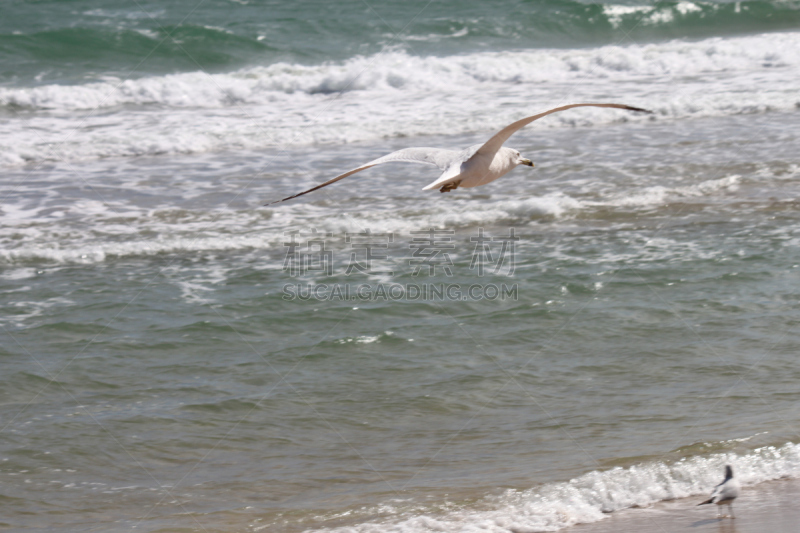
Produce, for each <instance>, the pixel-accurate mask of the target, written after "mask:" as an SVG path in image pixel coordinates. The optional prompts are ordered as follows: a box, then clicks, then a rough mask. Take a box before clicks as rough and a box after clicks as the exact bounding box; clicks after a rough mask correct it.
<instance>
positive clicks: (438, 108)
mask: <svg viewBox="0 0 800 533" xmlns="http://www.w3.org/2000/svg"><path fill="white" fill-rule="evenodd" d="M680 5H683V4H679V6H680ZM687 5H689V4H688V3H687ZM619 9H622V8H619ZM686 9H689V8H688V7H687V8H686ZM799 66H800V33H797V32H795V33H772V34H765V35H755V36H747V37H735V38H712V39H706V40H703V41H698V42H687V41H673V42H667V43H657V44H647V45H630V46H605V47H599V48H594V49H574V50H543V49H536V50H518V51H506V52H482V53H473V54H465V55H454V56H445V57H435V56H428V57H418V56H413V55H409V54H407V53H404V52H399V51H391V52H384V53H380V54H377V55H374V56H369V57H361V56H357V57H353V58H351V59H349V60H346V61H343V62H338V63H324V64H320V65H310V66H309V65H299V64H289V63H276V64H273V65H269V66H264V67H252V68H247V69H244V70H240V71H237V72H231V73H224V74H214V75H209V74H206V73H203V72H193V73H183V74H174V75H166V76H157V77H146V78H140V79H128V80H117V79H105V80H103V81H97V82H94V83H87V84H83V85H69V86H65V85H46V86H38V87H21V88H8V87H6V88H2V89H0V106H5V107H7V108H11V109H15V110H19V109H21V110H28V111H26V112H25V115H24V117H25V120H14V119H12V120H11V121H10V122H9V126H10V127H7V128H5V129H4V132H2V133H0V148H2V150H0V154H2V155H0V164H12V165H13V164H21V163H25V162H31V161H33V162H36V161H43V160H67V161H73V160H84V159H95V158H103V157H125V156H128V157H130V156H140V155H159V154H183V153H200V152H210V151H219V150H242V149H244V150H264V149H270V148H276V147H286V146H305V145H311V144H317V143H348V142H360V141H374V140H377V139H382V138H388V137H398V136H417V135H452V134H463V133H471V132H477V131H480V132H487V133H489V132H491V131H493V130H494V129H497V128H499V127H502V126H504V125H505V124H507V123H509V122H510V121H512V120H514V119H517V118H519V117H521V116H524V115H527V114H529V113H532V112H534V111H537V110H540V109H542V108H547V107H551V106H553V105H558V104H561V103H564V101H565V100H569V101H580V100H609V99H615V100H618V99H620V98H619V95H620V94H624V95H625V98H623V100H624V101H625V102H626V103H629V104H635V105H641V106H644V107H649V108H652V109H654V110H655V111H657V113H658V116H661V117H665V118H671V119H682V118H687V117H696V116H720V115H730V114H739V113H754V112H763V111H767V110H778V111H780V110H783V111H791V110H794V109H795V106H796V105H797V104H798V97H797V93H796V90H795V88H796V83H795V81H796V79H795V78H796V76H795V74H794V73H795V72H796V70H797V68H798V67H799ZM340 93H341V94H340ZM618 120H647V118H646V117H636V116H633V115H631V114H630V113H624V112H621V111H619V112H617V111H609V110H599V109H594V110H581V111H575V112H571V113H565V114H561V115H554V116H552V117H548V119H547V120H545V121H542V122H541V123H537V125H536V127H537V128H540V129H543V128H554V127H564V126H574V125H595V124H604V123H609V122H613V121H618Z"/></svg>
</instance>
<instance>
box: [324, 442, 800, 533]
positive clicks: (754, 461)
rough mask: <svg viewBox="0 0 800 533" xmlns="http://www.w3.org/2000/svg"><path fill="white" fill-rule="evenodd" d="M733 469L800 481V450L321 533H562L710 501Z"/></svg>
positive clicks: (622, 474)
mask: <svg viewBox="0 0 800 533" xmlns="http://www.w3.org/2000/svg"><path fill="white" fill-rule="evenodd" d="M726 464H730V465H732V466H733V468H734V471H735V472H736V475H737V477H738V478H739V480H740V481H741V483H742V484H743V485H744V486H751V485H755V484H757V483H761V482H764V481H769V480H773V479H779V478H784V477H791V478H796V477H798V476H800V445H797V444H793V443H787V444H785V445H783V446H780V447H774V446H767V447H763V448H758V449H755V450H753V451H751V452H749V453H744V454H734V453H725V454H715V455H712V456H708V457H697V456H696V457H691V458H685V459H682V460H680V461H678V462H675V463H671V464H667V463H663V462H651V463H644V464H640V465H636V466H632V467H630V468H614V469H612V470H607V471H604V472H598V471H593V472H589V473H587V474H584V475H582V476H580V477H578V478H575V479H572V480H570V481H568V482H562V483H549V484H545V485H543V486H539V487H534V488H531V489H528V490H521V491H520V490H508V491H506V492H505V493H504V494H503V495H502V496H500V497H498V498H487V499H486V500H485V501H484V502H482V504H483V505H481V506H479V507H482V508H484V509H485V508H487V507H488V510H476V509H475V508H473V507H465V508H461V509H458V510H455V511H450V512H445V513H441V514H434V513H420V514H415V515H414V516H403V517H402V518H401V517H398V518H396V519H391V518H389V519H387V520H386V521H384V522H382V523H362V524H357V525H353V526H349V527H341V528H330V529H329V528H326V529H321V530H317V531H326V532H337V533H378V532H381V533H416V532H420V533H421V532H429V531H441V532H456V531H458V532H487V533H508V532H520V531H525V532H529V533H534V532H540V531H556V530H559V529H561V528H564V527H569V526H572V525H575V524H581V523H590V522H597V521H599V520H602V519H604V518H606V517H607V516H608V514H607V513H609V512H613V511H619V510H621V509H627V508H631V507H646V506H650V505H652V504H654V503H657V502H660V501H664V500H671V499H675V498H686V497H689V496H698V495H706V494H708V493H709V492H710V491H711V489H712V488H713V487H714V486H715V485H716V484H717V483H719V481H720V475H721V474H722V472H723V469H724V466H725V465H726Z"/></svg>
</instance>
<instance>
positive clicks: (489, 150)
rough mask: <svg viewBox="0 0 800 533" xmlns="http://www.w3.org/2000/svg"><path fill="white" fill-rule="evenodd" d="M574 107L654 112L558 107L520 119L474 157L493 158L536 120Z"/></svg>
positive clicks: (636, 108)
mask: <svg viewBox="0 0 800 533" xmlns="http://www.w3.org/2000/svg"><path fill="white" fill-rule="evenodd" d="M573 107H614V108H617V109H627V110H629V111H641V112H642V113H651V114H652V113H653V112H652V111H648V110H647V109H641V108H639V107H633V106H629V105H624V104H570V105H565V106H561V107H557V108H555V109H551V110H550V111H545V112H544V113H539V114H538V115H533V116H532V117H527V118H523V119H520V120H518V121H516V122H514V123H513V124H509V125H508V126H506V127H505V128H503V129H502V130H500V131H499V132H497V133H496V134H495V135H494V137H492V138H491V139H489V140H488V141H486V142H485V143H483V146H481V147H480V149H478V151H477V152H475V155H474V156H473V157H479V156H488V157H489V158H493V157H494V154H496V153H497V151H498V150H499V149H500V147H501V146H503V144H504V143H505V142H506V141H507V140H508V138H509V137H511V136H512V135H514V134H515V133H516V132H517V131H519V130H521V129H522V128H524V127H525V126H527V125H528V124H530V123H531V122H533V121H534V120H538V119H540V118H542V117H546V116H547V115H551V114H553V113H558V112H559V111H566V110H567V109H572V108H573Z"/></svg>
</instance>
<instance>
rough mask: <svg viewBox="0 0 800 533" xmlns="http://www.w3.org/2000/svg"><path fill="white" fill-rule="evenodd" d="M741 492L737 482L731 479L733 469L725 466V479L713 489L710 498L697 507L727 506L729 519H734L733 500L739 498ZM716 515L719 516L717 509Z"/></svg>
mask: <svg viewBox="0 0 800 533" xmlns="http://www.w3.org/2000/svg"><path fill="white" fill-rule="evenodd" d="M740 491H741V487H739V482H738V481H737V480H736V479H734V477H733V467H731V465H727V466H726V467H725V479H724V480H723V481H722V483H720V484H719V485H717V486H716V487H715V488H714V492H712V493H711V498H709V499H707V500H706V501H704V502H703V503H698V504H697V505H706V504H709V503H716V504H717V505H722V504H723V503H724V504H727V505H728V510H729V511H730V513H731V518H736V517H735V516H733V505H732V504H733V500H735V499H736V498H738V497H739V492H740ZM717 515H718V516H719V508H717Z"/></svg>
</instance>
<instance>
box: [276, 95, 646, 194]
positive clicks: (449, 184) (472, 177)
mask: <svg viewBox="0 0 800 533" xmlns="http://www.w3.org/2000/svg"><path fill="white" fill-rule="evenodd" d="M573 107H612V108H616V109H627V110H629V111H641V112H644V113H651V111H647V110H646V109H640V108H638V107H631V106H628V105H623V104H570V105H565V106H561V107H557V108H555V109H551V110H549V111H545V112H544V113H539V114H538V115H533V116H530V117H526V118H523V119H520V120H518V121H516V122H514V123H512V124H509V125H508V126H506V127H505V128H503V129H502V130H500V131H499V132H497V133H496V134H495V135H494V136H493V137H492V138H491V139H489V140H488V141H486V142H485V143H483V144H476V145H474V146H470V147H469V148H467V149H465V150H460V151H457V150H443V149H441V148H405V149H403V150H398V151H396V152H392V153H391V154H388V155H385V156H383V157H379V158H378V159H375V160H374V161H370V162H369V163H366V164H364V165H361V166H360V167H358V168H354V169H353V170H349V171H347V172H345V173H344V174H340V175H339V176H336V177H335V178H333V179H330V180H328V181H326V182H325V183H322V184H320V185H317V186H316V187H312V188H311V189H308V190H307V191H303V192H301V193H298V194H295V195H292V196H289V197H287V198H284V199H283V200H278V201H276V202H270V203H271V204H275V203H278V202H285V201H286V200H291V199H292V198H297V197H298V196H302V195H304V194H308V193H310V192H312V191H316V190H317V189H321V188H322V187H326V186H328V185H330V184H332V183H336V182H337V181H339V180H341V179H344V178H346V177H348V176H351V175H353V174H355V173H356V172H361V171H362V170H366V169H368V168H371V167H374V166H375V165H381V164H383V163H393V162H405V163H423V164H427V165H434V166H436V167H439V169H440V170H441V171H442V174H441V175H440V176H439V178H437V179H436V180H435V181H434V182H432V183H431V184H429V185H427V186H425V187H423V190H425V191H429V190H431V189H439V191H440V192H450V191H452V190H455V189H457V188H459V187H465V188H471V187H479V186H481V185H486V184H487V183H490V182H492V181H494V180H496V179H497V178H499V177H501V176H504V175H506V174H508V173H509V172H510V171H511V170H513V169H514V168H516V167H517V166H518V165H527V166H531V167H532V166H533V163H532V162H531V160H530V159H526V158H524V157H522V156H521V155H520V153H519V151H517V150H515V149H513V148H507V147H504V146H503V144H504V143H505V142H506V141H507V140H508V139H509V137H511V136H512V135H513V134H514V133H516V132H517V131H519V130H520V129H522V128H523V127H525V126H527V125H528V124H530V123H531V122H533V121H534V120H537V119H540V118H542V117H544V116H547V115H549V114H551V113H557V112H559V111H566V110H567V109H572V108H573ZM266 205H270V204H266Z"/></svg>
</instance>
